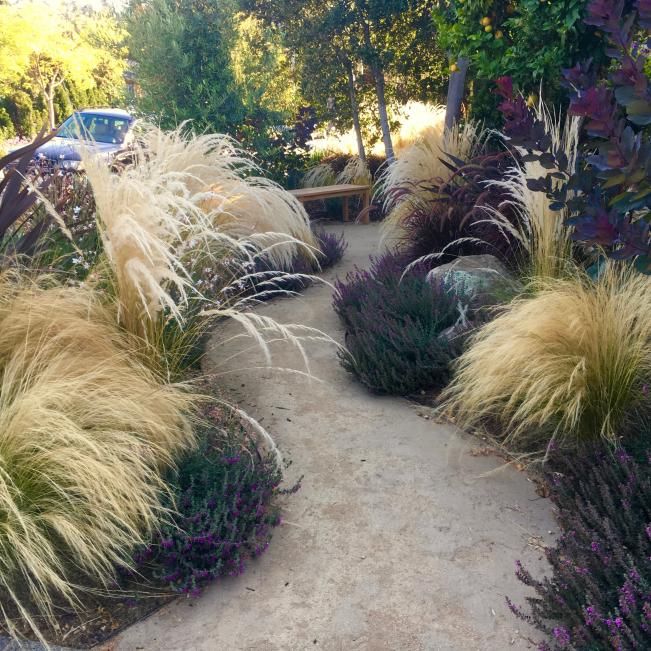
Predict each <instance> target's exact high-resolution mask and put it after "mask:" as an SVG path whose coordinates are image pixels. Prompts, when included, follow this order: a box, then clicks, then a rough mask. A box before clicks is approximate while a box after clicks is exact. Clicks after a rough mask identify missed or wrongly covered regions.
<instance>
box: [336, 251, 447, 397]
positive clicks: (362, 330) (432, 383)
mask: <svg viewBox="0 0 651 651" xmlns="http://www.w3.org/2000/svg"><path fill="white" fill-rule="evenodd" d="M405 266H406V261H405V259H404V257H403V256H402V255H400V254H396V253H388V254H385V255H384V256H382V257H380V258H377V259H372V264H371V268H370V270H368V271H365V270H360V269H356V270H355V271H353V272H351V273H349V274H348V275H347V276H346V280H345V281H344V282H342V281H337V283H336V285H335V287H336V292H335V296H334V309H335V311H336V312H337V314H338V315H339V317H340V318H341V320H342V321H343V323H344V325H345V327H346V350H341V351H340V352H339V358H340V361H341V364H342V366H343V367H344V368H345V369H346V370H348V371H349V372H351V373H352V374H353V375H355V376H356V377H357V378H358V379H359V380H360V381H361V382H362V383H363V384H364V385H366V386H367V387H368V388H369V389H371V390H372V391H374V392H376V393H389V394H399V395H405V394H409V393H414V392H415V391H418V390H421V389H429V388H438V387H440V386H442V385H444V384H445V383H446V382H447V380H448V379H449V376H450V364H451V362H452V361H453V360H454V359H455V358H456V357H457V355H458V353H459V345H458V342H457V341H456V340H454V339H453V340H450V339H448V338H447V337H441V336H439V335H441V333H442V332H443V331H444V330H446V329H448V328H451V327H453V326H454V325H455V324H456V323H457V320H458V317H459V313H458V310H457V304H458V300H457V298H456V296H455V295H453V294H450V293H448V292H447V291H446V290H445V289H444V288H443V287H442V286H433V285H432V284H430V282H429V281H428V280H427V278H426V276H427V268H426V267H424V266H422V265H420V266H417V267H415V268H414V269H412V270H410V271H407V272H406V273H405Z"/></svg>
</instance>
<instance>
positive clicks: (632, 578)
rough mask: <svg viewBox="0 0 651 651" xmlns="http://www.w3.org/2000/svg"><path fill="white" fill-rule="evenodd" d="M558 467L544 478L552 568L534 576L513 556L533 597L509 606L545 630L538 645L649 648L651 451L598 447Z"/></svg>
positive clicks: (553, 647) (555, 649)
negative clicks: (550, 509)
mask: <svg viewBox="0 0 651 651" xmlns="http://www.w3.org/2000/svg"><path fill="white" fill-rule="evenodd" d="M561 469H562V471H563V472H561V473H559V472H556V473H555V475H554V477H553V481H550V484H551V485H552V486H553V492H552V499H553V501H554V503H555V505H556V507H557V509H558V518H559V523H560V525H561V532H562V533H561V535H560V538H559V539H558V541H557V542H556V544H555V545H554V547H551V548H549V549H548V550H547V552H546V555H547V559H548V561H549V563H550V565H551V573H550V575H549V576H547V577H545V578H543V579H536V578H534V577H533V576H532V575H531V573H530V572H529V571H527V570H526V569H525V568H524V567H523V566H522V565H521V564H520V563H519V562H518V563H517V564H516V575H517V577H518V578H519V579H520V581H522V582H523V583H525V584H526V585H528V586H531V587H532V588H533V589H534V591H535V594H536V596H535V597H529V598H528V599H527V601H528V602H529V607H528V608H522V607H519V606H516V605H514V604H513V603H512V602H511V601H509V600H508V599H507V602H508V604H509V607H510V608H511V610H512V611H513V612H514V613H515V614H516V615H517V616H518V617H520V618H521V619H523V620H525V621H527V622H529V623H531V624H532V625H534V626H535V627H537V628H538V629H539V630H541V631H543V632H545V633H546V634H547V635H548V636H549V639H548V640H547V642H545V643H543V644H542V645H541V646H540V649H551V650H553V651H558V650H559V649H572V650H575V651H579V650H581V651H583V650H585V651H588V650H590V651H598V650H601V649H603V650H604V651H605V650H606V649H616V650H621V651H629V650H633V649H640V650H641V649H649V648H651V457H650V456H648V455H647V456H646V457H645V458H642V460H639V461H637V460H636V459H634V458H633V457H632V456H631V455H629V454H628V453H627V452H626V451H624V450H622V449H620V450H618V451H616V452H614V453H613V452H612V451H610V450H609V451H600V452H597V453H592V454H591V455H589V456H587V457H583V458H581V459H579V460H578V461H577V460H576V459H574V460H573V461H572V462H569V461H567V460H566V461H565V463H564V464H563V466H562V468H561ZM559 477H560V478H561V479H560V480H559Z"/></svg>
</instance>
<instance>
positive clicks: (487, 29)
mask: <svg viewBox="0 0 651 651" xmlns="http://www.w3.org/2000/svg"><path fill="white" fill-rule="evenodd" d="M484 31H485V32H492V31H493V26H492V25H486V27H484Z"/></svg>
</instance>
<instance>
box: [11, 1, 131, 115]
mask: <svg viewBox="0 0 651 651" xmlns="http://www.w3.org/2000/svg"><path fill="white" fill-rule="evenodd" d="M0 25H2V30H0V98H4V99H5V102H6V101H8V100H11V98H12V97H13V96H14V95H18V96H20V95H21V93H22V94H24V93H28V94H29V95H30V96H31V97H32V98H33V99H34V100H35V101H36V102H38V103H41V104H42V106H43V107H44V108H45V110H46V115H47V119H48V122H49V124H50V127H52V128H53V127H54V126H56V122H57V119H61V117H62V116H61V115H57V111H56V106H55V100H56V97H57V93H61V92H63V93H64V94H65V93H67V94H68V95H69V94H70V92H71V91H72V89H74V91H73V93H74V94H75V96H76V97H77V98H81V97H91V96H92V97H95V98H97V99H103V100H104V101H107V100H115V99H116V98H118V97H119V96H120V95H121V93H122V89H123V86H124V83H123V73H124V70H125V67H126V50H125V48H124V44H123V42H124V36H125V33H124V31H123V30H122V29H121V28H120V27H119V26H118V23H117V20H116V18H115V16H114V15H112V14H111V13H110V12H107V11H104V12H92V11H88V10H86V11H81V10H74V11H73V9H71V7H70V6H59V7H57V6H56V5H53V4H52V3H48V2H43V1H40V0H26V1H22V2H16V3H12V4H3V5H0ZM14 104H16V101H14Z"/></svg>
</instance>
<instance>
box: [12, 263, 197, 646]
mask: <svg viewBox="0 0 651 651" xmlns="http://www.w3.org/2000/svg"><path fill="white" fill-rule="evenodd" d="M0 280H1V281H2V282H1V288H0V297H1V298H2V301H0V331H1V332H2V333H3V336H2V338H1V340H0V520H1V521H2V527H1V528H0V559H1V560H0V591H1V592H2V593H3V597H2V600H3V609H2V615H3V625H4V627H5V628H6V630H8V631H9V632H10V633H12V634H17V631H16V629H15V628H14V620H15V619H20V620H21V622H22V626H21V629H22V627H23V626H24V625H28V626H30V627H31V628H32V629H33V631H34V633H35V634H36V635H38V636H40V633H39V625H40V624H41V622H42V621H43V620H45V621H46V622H47V623H48V624H49V625H52V626H56V612H55V604H56V603H60V602H61V601H64V602H67V603H68V604H69V605H71V606H72V607H73V608H74V607H76V606H79V605H81V597H80V590H82V586H83V585H84V584H85V585H87V586H89V587H93V588H94V587H97V586H98V585H99V586H102V585H103V586H105V587H106V586H107V585H108V583H109V582H110V581H111V580H112V578H113V577H114V572H115V567H116V566H120V565H124V566H126V565H128V564H129V563H130V552H131V550H132V549H133V547H134V546H135V545H137V544H139V543H142V542H143V541H144V540H146V539H147V536H149V535H151V532H152V531H153V530H154V529H155V527H156V526H157V524H158V522H159V519H160V517H161V515H162V513H163V511H162V507H161V503H160V497H161V494H163V493H164V492H165V490H166V489H165V486H164V484H163V482H162V481H161V479H160V470H161V469H162V468H164V467H165V466H167V465H169V464H170V463H171V461H172V458H173V456H174V455H175V454H176V453H177V452H178V451H179V449H181V448H188V447H191V446H192V444H193V441H194V438H193V434H192V430H191V427H190V424H189V422H188V416H187V414H188V411H189V409H190V408H191V406H192V403H193V398H192V396H191V395H190V394H189V393H186V392H185V391H182V390H181V389H180V388H178V387H174V386H166V385H162V384H161V383H160V382H159V380H158V379H157V377H156V376H155V375H153V374H152V372H151V371H149V370H148V369H147V368H146V367H144V366H143V365H142V364H140V363H138V362H137V361H136V358H135V356H134V355H133V351H132V350H131V349H130V348H129V345H128V341H127V340H126V339H125V338H124V336H123V335H122V333H121V332H120V331H119V330H118V329H117V328H116V326H115V321H114V316H113V315H112V314H111V311H110V309H108V308H106V307H105V306H102V305H100V304H99V302H98V301H97V298H96V296H95V295H94V294H93V293H92V292H90V291H89V290H83V289H80V288H64V289H62V288H60V287H59V288H58V287H52V286H50V287H41V286H38V285H32V284H27V283H23V285H22V286H16V285H15V281H14V280H11V279H10V278H8V277H7V274H5V275H3V277H2V278H1V279H0Z"/></svg>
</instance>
